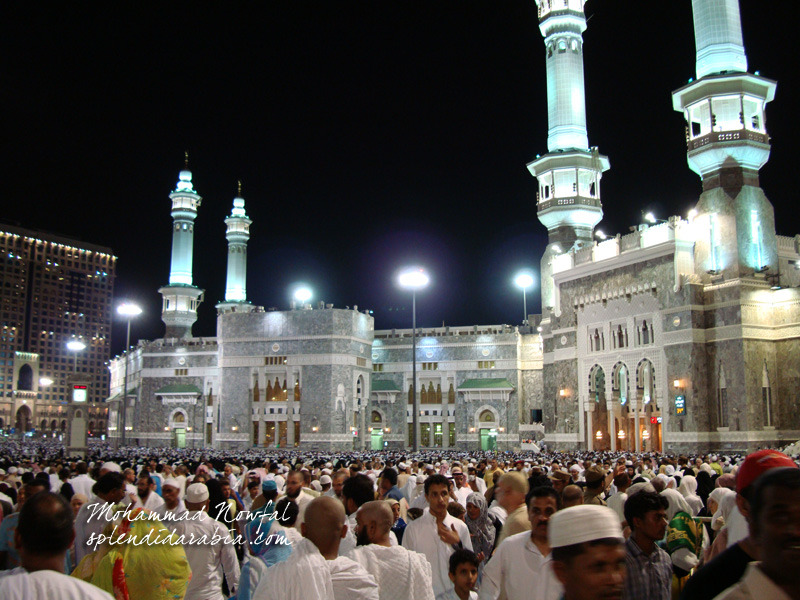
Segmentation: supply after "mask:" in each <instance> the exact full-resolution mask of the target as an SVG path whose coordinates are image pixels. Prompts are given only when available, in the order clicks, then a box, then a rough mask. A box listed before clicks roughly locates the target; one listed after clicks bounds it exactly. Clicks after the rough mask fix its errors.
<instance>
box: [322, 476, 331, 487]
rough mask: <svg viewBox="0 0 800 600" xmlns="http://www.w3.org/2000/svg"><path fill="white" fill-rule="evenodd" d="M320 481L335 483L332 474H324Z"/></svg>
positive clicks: (323, 483) (326, 483)
mask: <svg viewBox="0 0 800 600" xmlns="http://www.w3.org/2000/svg"><path fill="white" fill-rule="evenodd" d="M319 482H320V483H321V484H322V485H328V484H329V483H333V481H332V480H331V477H330V475H323V476H322V477H320V478H319Z"/></svg>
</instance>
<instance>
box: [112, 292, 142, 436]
mask: <svg viewBox="0 0 800 600" xmlns="http://www.w3.org/2000/svg"><path fill="white" fill-rule="evenodd" d="M117 313H119V314H120V315H122V316H123V317H125V319H126V320H127V321H128V335H127V337H126V338H125V383H124V385H123V394H122V403H121V404H122V445H123V446H124V445H125V428H126V425H127V417H128V363H129V362H130V358H131V357H130V350H131V319H133V318H134V317H138V316H139V315H140V314H142V309H141V308H139V306H137V305H136V304H131V303H130V302H125V303H123V304H120V305H119V306H118V307H117ZM119 420H120V416H119V415H117V421H118V422H119ZM117 439H119V438H117Z"/></svg>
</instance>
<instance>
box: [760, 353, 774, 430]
mask: <svg viewBox="0 0 800 600" xmlns="http://www.w3.org/2000/svg"><path fill="white" fill-rule="evenodd" d="M761 407H762V412H763V414H764V427H772V421H773V416H772V388H770V386H769V372H768V371H767V363H766V361H765V362H764V369H763V370H762V371H761Z"/></svg>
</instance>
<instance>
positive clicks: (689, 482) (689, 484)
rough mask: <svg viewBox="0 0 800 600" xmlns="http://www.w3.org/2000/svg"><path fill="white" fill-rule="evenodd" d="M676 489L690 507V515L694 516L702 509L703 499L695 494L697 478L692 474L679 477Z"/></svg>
mask: <svg viewBox="0 0 800 600" xmlns="http://www.w3.org/2000/svg"><path fill="white" fill-rule="evenodd" d="M678 491H679V492H680V493H681V494H682V495H683V497H684V498H685V499H686V502H687V504H688V505H689V508H691V509H692V516H693V517H696V516H697V515H699V514H700V511H701V510H703V501H702V500H701V499H700V496H698V495H697V493H696V492H697V479H696V478H695V477H694V476H692V475H686V476H684V478H683V479H681V484H680V486H678Z"/></svg>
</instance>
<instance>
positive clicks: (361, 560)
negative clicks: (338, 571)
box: [350, 544, 434, 600]
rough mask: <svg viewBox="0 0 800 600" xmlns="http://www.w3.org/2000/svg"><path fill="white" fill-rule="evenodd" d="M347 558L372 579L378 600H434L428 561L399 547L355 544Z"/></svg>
mask: <svg viewBox="0 0 800 600" xmlns="http://www.w3.org/2000/svg"><path fill="white" fill-rule="evenodd" d="M350 558H352V559H353V560H354V561H356V562H357V563H358V564H360V565H361V566H362V567H364V569H366V570H367V571H368V572H369V573H370V575H372V576H373V577H374V578H375V581H376V582H377V584H378V589H379V590H380V600H434V597H433V581H432V578H431V564H430V563H429V562H428V559H427V558H425V556H424V555H422V554H420V553H419V552H413V551H411V550H408V549H406V548H403V547H402V546H391V547H386V546H378V545H376V544H370V545H368V546H359V547H358V548H356V549H355V550H353V552H352V553H351V554H350Z"/></svg>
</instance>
